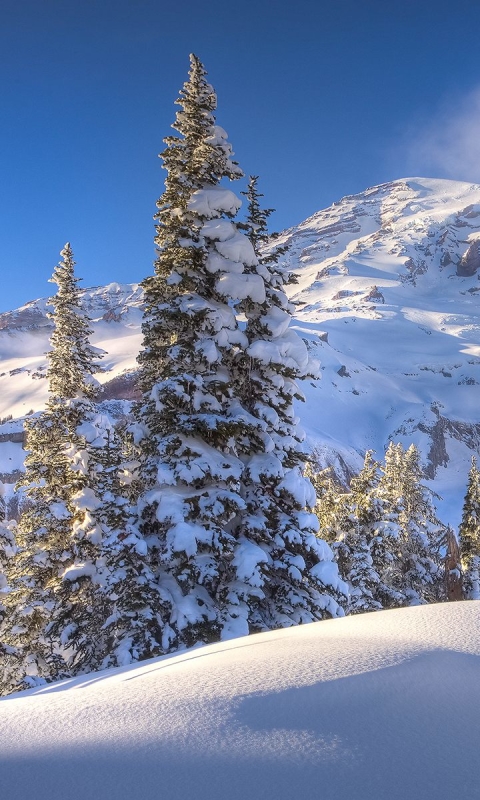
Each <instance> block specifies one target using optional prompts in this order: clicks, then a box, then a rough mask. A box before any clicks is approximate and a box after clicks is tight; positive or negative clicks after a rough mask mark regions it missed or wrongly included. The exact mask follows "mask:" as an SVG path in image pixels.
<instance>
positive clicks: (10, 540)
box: [0, 484, 16, 640]
mask: <svg viewBox="0 0 480 800" xmlns="http://www.w3.org/2000/svg"><path fill="white" fill-rule="evenodd" d="M0 487H1V489H2V490H3V486H2V485H1V484H0ZM14 527H15V526H14V524H13V522H9V521H8V520H6V519H5V501H4V498H3V496H1V495H0V626H1V622H2V619H3V616H4V613H5V608H4V605H3V597H4V596H5V594H6V593H7V591H8V571H9V570H8V565H9V563H10V561H11V559H13V557H14V555H15V552H16V546H15V535H14ZM0 640H1V627H0Z"/></svg>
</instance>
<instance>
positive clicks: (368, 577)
mask: <svg viewBox="0 0 480 800" xmlns="http://www.w3.org/2000/svg"><path fill="white" fill-rule="evenodd" d="M378 467H379V465H378V462H377V461H375V459H374V458H373V452H372V451H371V450H368V451H367V452H366V454H365V459H364V464H363V467H362V469H361V470H360V472H359V473H358V475H355V476H354V477H353V478H352V479H351V481H350V494H349V496H348V498H347V503H348V506H349V511H350V513H349V515H348V520H347V521H346V522H345V523H344V525H345V534H344V536H343V539H342V542H341V551H340V553H341V554H342V551H343V559H342V558H340V573H341V575H342V577H344V578H345V579H346V580H347V582H348V583H349V586H350V602H349V606H348V610H349V612H350V613H352V614H356V613H360V612H364V611H378V610H380V609H382V608H383V607H384V604H385V600H386V595H388V591H386V590H385V587H384V586H383V584H382V580H381V578H380V574H379V569H378V567H380V566H381V565H377V564H376V563H375V561H376V559H375V558H374V556H377V555H378V552H377V544H378V542H377V540H376V539H377V537H378V536H379V535H381V528H380V523H381V505H380V503H379V501H378V495H377V487H378ZM342 561H343V564H342Z"/></svg>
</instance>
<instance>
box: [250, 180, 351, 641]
mask: <svg viewBox="0 0 480 800" xmlns="http://www.w3.org/2000/svg"><path fill="white" fill-rule="evenodd" d="M257 182H258V177H257V176H252V177H251V178H250V180H249V184H248V190H247V192H246V193H245V194H246V197H247V199H248V212H247V218H246V221H245V226H244V227H245V228H246V230H247V233H248V236H249V238H250V241H251V243H252V245H253V249H254V251H255V254H256V256H257V262H258V263H257V264H254V265H253V266H252V267H251V271H252V272H255V273H256V274H257V275H258V274H260V275H261V277H262V278H263V279H264V282H265V298H264V299H263V298H262V299H261V300H259V299H258V298H255V297H249V298H246V299H245V300H244V301H243V302H242V303H241V304H240V309H241V311H242V312H243V313H244V315H245V317H246V320H247V324H246V329H245V332H246V336H247V339H248V348H247V350H246V357H245V356H244V355H243V354H242V355H241V356H240V360H239V364H240V370H239V372H240V375H239V386H240V389H241V393H242V400H243V404H244V406H245V407H246V408H247V409H248V411H249V412H250V413H251V414H252V415H253V416H254V417H256V418H257V419H258V420H259V423H260V424H261V425H262V427H263V430H264V432H265V434H267V435H268V437H269V438H268V448H267V449H266V450H265V449H264V450H262V451H260V452H259V451H258V450H257V451H253V452H251V453H250V454H247V456H246V457H245V459H244V460H245V469H244V473H243V479H242V483H243V494H244V497H245V501H246V509H245V512H244V513H243V514H242V515H241V525H240V528H239V536H238V539H237V543H236V549H235V553H236V555H235V563H236V564H238V565H239V568H237V580H241V579H243V580H244V582H245V583H247V584H248V583H249V584H250V586H249V588H248V587H247V588H246V590H245V597H246V603H247V605H248V607H249V622H250V625H251V626H252V627H253V628H256V629H262V628H276V627H280V626H286V625H292V624H295V623H300V622H310V621H312V620H318V619H322V618H324V617H325V616H337V615H340V614H342V613H343V611H342V608H341V606H340V601H344V600H345V597H344V594H343V592H344V591H346V586H345V585H344V584H343V583H342V581H341V580H340V578H339V575H338V571H337V569H336V565H335V564H334V563H333V557H332V552H331V550H330V548H329V547H328V545H327V544H326V542H325V541H322V540H321V539H319V538H318V537H317V535H316V534H317V531H318V522H317V519H316V517H315V515H314V514H313V513H312V509H313V507H314V505H315V491H314V489H313V486H312V484H311V482H310V480H309V479H308V477H306V476H305V475H303V469H304V465H305V460H306V456H305V451H304V448H303V444H302V443H303V440H304V433H303V431H302V430H301V429H300V428H299V425H298V419H297V417H296V414H295V411H294V407H293V402H294V400H303V399H304V398H303V395H302V392H301V390H300V388H299V386H298V380H299V379H301V378H305V377H307V376H308V375H309V373H310V370H311V366H312V365H311V363H310V360H309V356H308V351H307V348H306V346H305V343H304V342H303V341H302V340H301V339H300V337H299V336H298V335H297V334H296V333H295V332H294V331H292V329H291V328H290V327H289V325H290V321H291V316H292V312H293V310H294V306H293V304H292V303H291V302H290V301H289V300H288V297H287V295H286V292H285V286H286V285H287V284H289V283H293V282H295V280H296V279H295V278H294V276H292V275H291V274H289V273H288V272H287V271H286V270H285V268H284V267H282V266H281V264H280V258H281V256H282V255H283V254H284V253H285V251H286V248H285V247H275V246H272V247H271V248H269V249H267V250H265V249H264V247H265V245H267V243H268V241H269V237H268V229H267V223H268V218H269V216H270V214H271V213H272V209H262V207H261V204H260V198H261V197H262V195H261V194H260V193H259V191H258V187H257ZM259 553H260V554H261V553H263V557H262V556H260V557H259Z"/></svg>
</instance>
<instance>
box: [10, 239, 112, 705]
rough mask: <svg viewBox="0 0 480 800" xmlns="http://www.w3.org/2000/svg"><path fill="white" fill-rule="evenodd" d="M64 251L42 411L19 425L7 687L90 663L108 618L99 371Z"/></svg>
mask: <svg viewBox="0 0 480 800" xmlns="http://www.w3.org/2000/svg"><path fill="white" fill-rule="evenodd" d="M61 255H62V261H61V262H60V263H59V264H58V266H57V267H56V268H55V270H54V273H53V277H52V281H53V282H54V283H56V284H57V285H58V291H57V293H56V295H55V296H54V297H53V298H51V300H50V304H51V305H52V306H53V311H52V313H51V314H50V316H51V318H52V320H53V322H54V331H53V333H52V336H51V340H50V343H51V346H52V349H51V351H50V352H49V353H48V361H49V366H48V371H47V377H48V381H49V390H50V397H49V400H48V402H47V407H46V409H45V411H44V412H42V413H40V414H37V415H34V416H31V417H29V418H27V420H26V422H25V434H26V449H27V457H26V460H25V469H26V471H25V476H24V478H23V479H22V481H21V484H20V485H21V486H22V487H23V489H24V493H25V496H26V498H27V503H26V509H25V511H24V513H23V514H22V517H21V519H20V523H19V526H18V535H17V543H18V552H17V554H16V557H15V559H14V560H13V564H12V567H11V569H10V570H9V587H10V591H9V593H8V594H7V597H6V601H5V603H6V606H7V609H8V617H7V620H6V623H5V625H4V631H3V641H4V644H5V646H6V647H7V648H8V658H6V660H5V670H4V675H3V678H2V683H3V686H2V688H3V691H4V692H5V691H11V690H12V689H14V688H23V687H25V686H29V685H33V684H35V683H36V682H38V681H41V680H52V679H54V678H57V677H62V676H65V675H69V674H75V673H76V672H78V671H82V670H85V669H88V668H91V667H92V666H95V665H96V661H95V658H94V651H95V650H96V649H97V648H98V646H99V643H98V642H97V641H96V640H95V638H94V637H90V634H89V631H90V628H95V624H96V622H95V620H96V619H97V617H98V616H100V617H101V616H102V614H103V616H105V610H104V609H103V608H102V607H101V605H100V604H99V603H98V602H96V598H95V595H96V586H97V583H98V582H99V581H100V574H101V571H102V568H103V560H102V548H101V537H100V535H99V530H98V526H97V525H96V521H95V519H94V517H93V516H92V512H93V508H92V502H91V498H92V497H93V496H94V495H95V482H96V470H95V457H94V455H93V454H94V453H95V452H97V449H98V447H99V446H100V447H101V446H102V442H101V439H102V437H101V434H100V432H99V430H98V419H97V413H96V405H95V403H94V399H95V397H96V393H97V390H98V384H97V382H96V380H95V379H94V378H93V374H94V373H95V372H98V371H100V368H99V366H98V363H97V361H98V354H97V352H96V351H95V349H94V348H92V346H91V345H90V342H89V337H90V334H91V331H90V327H89V321H88V319H87V318H86V316H85V315H84V313H83V311H82V309H81V298H80V290H79V288H78V278H76V277H75V273H74V266H75V262H74V260H73V253H72V250H71V247H70V245H69V244H67V245H66V246H65V248H64V249H63V250H62V253H61ZM97 627H100V625H98V624H97Z"/></svg>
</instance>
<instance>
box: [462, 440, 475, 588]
mask: <svg viewBox="0 0 480 800" xmlns="http://www.w3.org/2000/svg"><path fill="white" fill-rule="evenodd" d="M458 535H459V540H460V558H461V564H462V571H463V593H464V597H465V598H466V599H467V600H479V599H480V473H479V470H478V467H477V460H476V458H475V456H472V464H471V467H470V472H469V473H468V484H467V491H466V494H465V500H464V503H463V513H462V521H461V523H460V528H459V531H458Z"/></svg>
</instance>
